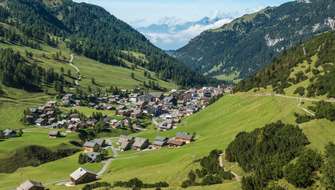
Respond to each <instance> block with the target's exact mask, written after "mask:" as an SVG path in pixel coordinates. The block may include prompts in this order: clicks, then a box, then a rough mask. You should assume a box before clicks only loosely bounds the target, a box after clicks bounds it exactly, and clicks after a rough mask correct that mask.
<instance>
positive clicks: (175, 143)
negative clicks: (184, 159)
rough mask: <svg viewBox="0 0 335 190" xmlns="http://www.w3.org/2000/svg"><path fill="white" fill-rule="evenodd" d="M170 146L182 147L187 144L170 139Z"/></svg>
mask: <svg viewBox="0 0 335 190" xmlns="http://www.w3.org/2000/svg"><path fill="white" fill-rule="evenodd" d="M168 144H169V145H174V146H182V145H184V144H185V143H184V142H182V141H177V140H175V139H170V140H169V141H168Z"/></svg>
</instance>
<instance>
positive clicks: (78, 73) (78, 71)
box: [69, 54, 81, 86]
mask: <svg viewBox="0 0 335 190" xmlns="http://www.w3.org/2000/svg"><path fill="white" fill-rule="evenodd" d="M73 60H74V55H73V54H71V58H70V60H69V64H70V66H71V67H72V68H74V70H76V72H77V75H78V78H77V80H75V84H76V85H77V86H79V81H80V80H81V75H80V69H79V68H78V67H77V66H75V65H74V64H73Z"/></svg>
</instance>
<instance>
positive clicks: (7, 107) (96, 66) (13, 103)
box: [0, 43, 177, 129]
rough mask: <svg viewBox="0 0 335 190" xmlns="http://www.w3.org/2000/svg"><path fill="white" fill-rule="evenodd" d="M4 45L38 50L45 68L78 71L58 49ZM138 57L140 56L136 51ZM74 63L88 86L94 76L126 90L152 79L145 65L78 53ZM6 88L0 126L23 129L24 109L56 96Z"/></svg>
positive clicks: (169, 85)
mask: <svg viewBox="0 0 335 190" xmlns="http://www.w3.org/2000/svg"><path fill="white" fill-rule="evenodd" d="M0 48H13V49H14V50H16V51H19V52H21V54H22V55H25V50H28V51H31V52H33V53H34V61H36V62H38V63H39V64H40V65H42V66H43V67H44V68H54V69H55V70H56V71H58V72H60V69H61V68H62V67H63V68H64V70H65V73H67V70H71V73H72V75H73V76H74V75H75V73H76V72H75V70H74V68H72V67H71V66H70V65H69V64H67V63H66V62H60V61H55V60H53V59H52V54H54V53H56V52H57V51H58V49H55V48H52V47H49V46H43V50H36V49H31V48H27V47H22V46H17V45H12V44H4V43H0ZM60 49H61V50H62V55H63V56H65V57H66V58H68V59H70V52H69V51H68V50H67V49H66V48H65V47H64V45H62V46H61V48H60ZM42 54H45V55H46V56H47V58H45V57H43V56H42ZM136 56H140V55H137V54H136ZM73 63H74V65H76V66H77V67H78V68H79V69H80V72H81V75H82V81H81V82H80V85H81V86H82V87H84V88H87V87H88V86H89V85H91V86H92V84H91V78H95V81H96V83H97V84H98V86H99V87H105V88H108V87H110V86H117V87H119V88H123V89H133V88H135V87H137V86H141V85H142V84H143V81H148V79H146V78H145V77H144V69H143V68H138V69H136V70H135V71H132V70H131V69H128V68H123V67H117V66H112V65H106V64H101V63H99V62H97V61H94V60H92V59H88V58H86V57H83V56H78V55H75V58H74V62H73ZM132 72H134V74H135V79H132V78H131V73H132ZM151 75H152V77H153V80H154V81H155V82H158V83H159V84H160V86H162V87H164V88H167V89H173V88H177V86H176V85H175V84H174V83H171V82H166V81H162V80H159V79H157V78H155V75H154V74H153V73H152V74H151ZM92 87H94V86H92ZM4 90H5V92H6V95H5V97H0V121H2V122H1V124H0V129H5V128H23V127H24V126H23V125H22V124H21V122H20V121H19V120H20V119H21V117H22V113H23V110H24V109H25V108H27V107H29V106H36V105H40V104H43V103H45V102H46V101H47V100H50V99H51V98H52V97H51V96H47V95H45V94H42V93H28V92H25V91H22V90H18V89H13V88H8V87H4ZM52 91H53V90H52V88H50V91H49V92H52Z"/></svg>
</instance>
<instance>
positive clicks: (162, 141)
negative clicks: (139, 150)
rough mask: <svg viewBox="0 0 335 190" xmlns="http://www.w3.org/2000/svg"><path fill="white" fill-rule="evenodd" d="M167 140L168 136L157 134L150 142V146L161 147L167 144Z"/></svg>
mask: <svg viewBox="0 0 335 190" xmlns="http://www.w3.org/2000/svg"><path fill="white" fill-rule="evenodd" d="M167 142H168V138H166V137H160V136H158V137H156V138H155V140H154V142H153V143H152V146H153V147H154V148H161V147H163V146H165V145H167Z"/></svg>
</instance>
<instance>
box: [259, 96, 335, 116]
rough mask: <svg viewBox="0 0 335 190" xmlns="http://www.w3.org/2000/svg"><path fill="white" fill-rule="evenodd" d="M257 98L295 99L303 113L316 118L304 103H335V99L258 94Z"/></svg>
mask: <svg viewBox="0 0 335 190" xmlns="http://www.w3.org/2000/svg"><path fill="white" fill-rule="evenodd" d="M255 96H276V97H281V98H287V99H294V100H297V101H298V105H297V107H298V108H299V109H301V110H302V111H304V112H306V113H307V114H309V115H311V116H315V113H314V112H312V111H311V110H308V109H307V108H304V107H302V101H307V102H320V101H325V102H330V103H335V99H324V100H322V99H317V98H304V97H297V96H287V95H282V94H272V93H268V94H256V95H255Z"/></svg>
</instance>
